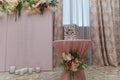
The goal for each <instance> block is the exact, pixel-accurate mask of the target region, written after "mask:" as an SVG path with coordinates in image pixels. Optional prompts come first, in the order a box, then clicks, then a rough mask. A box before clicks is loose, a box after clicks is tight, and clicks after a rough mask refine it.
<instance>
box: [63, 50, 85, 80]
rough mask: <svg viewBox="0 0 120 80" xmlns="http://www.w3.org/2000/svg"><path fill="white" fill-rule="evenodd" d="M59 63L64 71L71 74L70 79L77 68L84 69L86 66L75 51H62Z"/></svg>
mask: <svg viewBox="0 0 120 80" xmlns="http://www.w3.org/2000/svg"><path fill="white" fill-rule="evenodd" d="M61 65H62V66H63V67H64V69H65V70H66V72H68V73H69V74H70V75H71V78H72V79H71V80H74V79H75V77H74V73H75V72H76V71H78V70H79V69H80V70H82V69H85V68H86V67H87V65H86V64H85V63H84V61H80V56H79V53H78V52H77V51H75V52H69V53H66V52H63V53H62V63H61Z"/></svg>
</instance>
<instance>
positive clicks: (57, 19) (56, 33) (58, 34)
mask: <svg viewBox="0 0 120 80" xmlns="http://www.w3.org/2000/svg"><path fill="white" fill-rule="evenodd" d="M57 1H58V7H57V10H56V12H55V13H54V20H53V22H54V23H53V24H54V26H53V40H54V41H55V40H62V39H63V23H62V22H63V19H62V17H63V10H62V9H63V0H57ZM59 63H60V59H59V58H58V55H57V53H55V52H54V53H53V67H54V68H55V67H57V66H58V65H59Z"/></svg>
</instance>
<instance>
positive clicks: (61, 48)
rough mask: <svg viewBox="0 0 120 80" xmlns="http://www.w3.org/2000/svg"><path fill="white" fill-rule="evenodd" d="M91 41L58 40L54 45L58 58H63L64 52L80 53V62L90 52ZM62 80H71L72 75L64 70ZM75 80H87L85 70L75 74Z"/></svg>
mask: <svg viewBox="0 0 120 80" xmlns="http://www.w3.org/2000/svg"><path fill="white" fill-rule="evenodd" d="M90 45H91V40H87V39H86V40H85V39H78V40H56V41H54V43H53V46H54V50H55V51H56V52H57V53H58V57H59V58H62V52H70V51H78V52H79V54H80V60H82V59H83V58H84V57H85V56H86V54H87V51H88V50H89V48H90ZM61 80H71V76H70V74H68V73H66V71H65V70H63V72H62V74H61ZM75 80H86V78H85V74H84V70H78V71H76V72H75Z"/></svg>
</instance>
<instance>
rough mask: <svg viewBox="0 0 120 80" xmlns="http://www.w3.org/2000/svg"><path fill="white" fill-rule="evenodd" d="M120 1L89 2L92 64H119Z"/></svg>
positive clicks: (99, 0)
mask: <svg viewBox="0 0 120 80" xmlns="http://www.w3.org/2000/svg"><path fill="white" fill-rule="evenodd" d="M119 2H120V0H90V26H91V39H92V42H93V55H92V56H93V64H95V65H103V66H104V65H105V66H108V65H112V66H117V65H118V63H120V9H119V6H120V5H119Z"/></svg>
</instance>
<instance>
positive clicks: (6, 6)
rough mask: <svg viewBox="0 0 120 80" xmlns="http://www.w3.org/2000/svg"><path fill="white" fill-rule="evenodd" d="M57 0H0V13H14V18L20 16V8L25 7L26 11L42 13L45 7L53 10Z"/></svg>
mask: <svg viewBox="0 0 120 80" xmlns="http://www.w3.org/2000/svg"><path fill="white" fill-rule="evenodd" d="M57 3H58V2H57V0H0V14H2V13H3V14H4V13H7V14H15V19H17V17H20V16H21V10H22V8H23V7H26V9H27V11H26V12H27V13H28V14H29V15H30V14H36V13H41V14H43V13H44V11H45V10H46V9H50V10H55V9H56V7H57Z"/></svg>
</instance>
